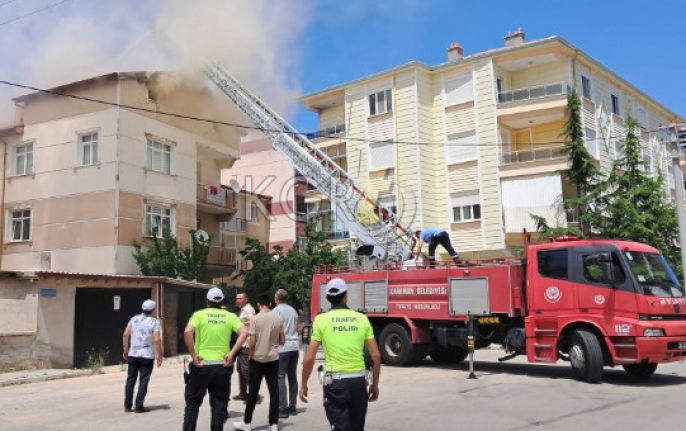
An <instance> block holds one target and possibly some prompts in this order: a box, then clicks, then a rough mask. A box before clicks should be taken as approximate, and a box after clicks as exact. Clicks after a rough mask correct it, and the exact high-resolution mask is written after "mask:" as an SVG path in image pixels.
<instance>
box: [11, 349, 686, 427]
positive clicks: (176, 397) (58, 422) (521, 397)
mask: <svg viewBox="0 0 686 431" xmlns="http://www.w3.org/2000/svg"><path fill="white" fill-rule="evenodd" d="M499 354H500V352H499V351H494V350H484V351H478V352H477V353H476V356H475V357H476V358H477V360H476V361H475V370H476V373H477V376H478V379H477V380H468V379H467V376H468V368H467V363H463V364H460V365H457V366H438V365H436V364H435V363H433V362H432V361H431V360H430V359H428V358H427V359H426V360H425V361H424V363H423V364H422V365H420V366H418V367H413V368H392V367H383V368H382V378H381V385H380V388H381V396H380V399H379V401H377V402H375V403H370V409H369V414H368V416H367V428H366V429H367V430H385V431H395V430H398V431H400V430H422V431H425V430H426V431H428V430H454V429H485V430H494V431H496V430H497V431H501V430H502V431H520V430H534V429H545V430H578V429H592V430H622V431H625V430H645V429H655V430H660V431H666V430H677V429H682V427H683V413H682V408H683V406H682V400H683V394H684V388H685V387H686V365H684V364H683V363H677V364H671V365H661V366H660V367H658V370H657V373H656V375H654V376H653V378H651V379H650V380H648V381H645V382H640V381H636V380H632V379H631V378H629V376H628V375H627V374H625V373H624V371H623V370H621V369H606V373H605V378H604V380H603V383H601V384H599V385H589V384H585V383H581V382H578V381H576V380H574V378H573V376H572V372H571V369H570V367H569V366H568V364H565V363H561V364H558V365H553V366H551V365H531V364H527V363H526V362H525V361H524V359H523V358H518V359H515V360H513V361H510V362H506V363H498V362H497V358H498V355H499ZM301 359H302V356H301ZM298 375H300V372H299V373H298ZM125 378H126V374H125V372H124V371H122V370H121V369H120V368H119V367H108V368H107V369H106V372H105V374H102V375H96V376H87V377H77V378H71V379H66V380H56V381H50V382H43V383H34V384H26V385H19V386H12V387H6V388H2V389H0V429H1V430H11V431H29V430H32V431H38V430H95V429H98V430H101V431H107V430H128V429H146V430H167V429H180V428H181V421H182V417H183V408H184V402H183V378H182V365H181V363H179V362H178V361H177V360H172V361H169V362H167V363H165V364H164V365H163V366H162V367H161V368H157V369H155V371H154V373H153V376H152V379H151V383H150V387H149V392H148V397H147V399H146V406H148V407H150V408H151V409H152V411H151V412H149V413H146V414H134V413H124V410H123V407H122V400H123V390H124V381H125ZM309 383H310V385H309V386H310V402H309V403H308V404H303V403H299V405H298V410H299V414H298V415H297V416H292V417H290V418H288V419H284V420H281V422H280V424H281V429H284V430H296V429H302V430H317V429H320V430H325V429H328V424H327V421H326V418H325V415H324V409H323V407H322V400H321V396H322V392H321V388H320V387H318V383H317V379H316V376H312V378H311V379H310V382H309ZM237 384H238V381H237V378H236V376H235V374H234V376H233V378H232V394H235V393H237ZM261 393H262V394H263V395H265V401H264V402H263V403H262V404H261V405H258V406H257V409H256V411H255V416H254V417H255V419H254V422H253V425H254V427H253V429H254V430H266V429H267V408H268V398H267V397H266V395H267V392H266V386H264V385H263V388H262V391H261ZM208 404H209V403H208V401H207V398H206V399H205V402H204V404H203V407H202V409H201V412H200V419H199V421H198V429H200V430H206V429H209V418H210V412H209V406H208ZM229 411H230V414H231V417H230V418H229V422H228V423H227V425H226V427H225V429H226V430H230V429H231V422H232V421H234V420H240V418H241V417H242V411H243V404H242V403H238V402H236V401H231V403H230V405H229Z"/></svg>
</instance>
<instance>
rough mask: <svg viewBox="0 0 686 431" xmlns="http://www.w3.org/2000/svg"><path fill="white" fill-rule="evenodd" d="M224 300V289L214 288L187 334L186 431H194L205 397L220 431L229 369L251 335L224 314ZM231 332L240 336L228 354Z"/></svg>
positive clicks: (224, 416)
mask: <svg viewBox="0 0 686 431" xmlns="http://www.w3.org/2000/svg"><path fill="white" fill-rule="evenodd" d="M223 300H224V293H223V292H222V291H221V289H219V288H217V287H213V288H211V289H210V290H209V291H208V292H207V308H205V309H202V310H199V311H196V312H195V313H193V316H192V317H191V319H190V320H189V321H188V325H187V326H186V330H185V331H184V341H185V342H186V347H188V353H189V354H190V355H191V358H192V359H193V362H192V363H191V364H190V366H189V380H188V383H187V384H186V391H185V394H184V396H185V399H186V409H185V411H184V415H183V431H195V427H196V423H197V421H198V411H199V410H200V406H201V405H202V401H203V398H205V393H209V394H210V407H211V408H212V420H211V424H210V429H211V430H212V431H221V430H222V429H223V428H224V421H226V419H227V414H226V413H227V405H228V402H229V388H230V387H231V371H230V368H231V367H232V366H233V360H234V358H235V357H236V355H237V354H238V352H239V350H240V348H241V346H242V345H243V343H244V342H245V339H246V338H247V337H248V332H247V331H246V329H245V327H244V326H243V323H242V322H241V321H240V319H239V318H238V316H236V315H235V314H233V313H230V312H228V311H226V310H222V308H221V304H222V302H223ZM232 332H236V333H238V341H236V345H235V346H234V347H233V349H232V350H231V351H229V340H230V339H231V334H232Z"/></svg>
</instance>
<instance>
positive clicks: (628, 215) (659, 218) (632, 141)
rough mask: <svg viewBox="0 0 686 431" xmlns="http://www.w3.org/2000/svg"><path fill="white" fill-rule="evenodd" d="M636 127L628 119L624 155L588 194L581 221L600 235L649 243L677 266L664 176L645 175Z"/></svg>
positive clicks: (672, 212) (674, 223)
mask: <svg viewBox="0 0 686 431" xmlns="http://www.w3.org/2000/svg"><path fill="white" fill-rule="evenodd" d="M638 126H639V125H638V122H637V121H636V120H635V119H633V118H628V119H627V121H626V127H627V135H626V138H625V139H624V154H623V155H622V157H621V158H619V159H618V160H616V161H615V163H614V165H613V168H612V171H611V172H610V174H609V176H608V177H607V178H606V179H605V180H603V181H602V182H601V183H600V184H598V185H597V186H596V187H595V188H594V189H593V190H591V191H590V193H589V194H588V208H589V211H588V213H587V214H585V215H584V218H585V220H586V221H587V223H589V224H590V225H591V226H593V230H594V232H595V233H597V234H598V235H599V236H602V237H605V238H620V239H626V240H631V241H638V242H642V243H646V244H650V245H652V246H654V247H656V248H658V249H660V251H662V252H663V253H664V254H665V256H667V258H668V259H669V260H670V262H671V263H672V264H674V265H680V262H681V259H680V254H679V253H680V252H679V249H678V248H677V247H676V244H678V238H679V230H678V224H677V218H676V208H675V206H674V203H673V202H672V201H671V200H669V199H668V198H667V196H666V192H665V188H664V176H663V173H662V172H659V174H658V175H657V176H651V175H649V174H648V173H647V172H646V166H645V163H644V160H643V156H642V148H641V144H640V141H639V138H638V136H637V134H636V131H637V130H638ZM679 273H681V272H680V271H679Z"/></svg>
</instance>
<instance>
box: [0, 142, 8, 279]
mask: <svg viewBox="0 0 686 431" xmlns="http://www.w3.org/2000/svg"><path fill="white" fill-rule="evenodd" d="M0 141H2V143H3V152H2V153H3V154H2V195H1V196H0V229H3V230H2V232H4V228H5V189H6V188H7V142H6V141H5V140H4V139H2V138H0ZM4 252H5V238H4V234H3V236H2V237H0V270H2V256H3V254H4Z"/></svg>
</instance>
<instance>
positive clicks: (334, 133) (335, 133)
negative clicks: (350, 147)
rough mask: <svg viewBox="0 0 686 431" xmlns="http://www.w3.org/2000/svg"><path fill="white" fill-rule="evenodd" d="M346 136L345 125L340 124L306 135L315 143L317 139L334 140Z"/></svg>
mask: <svg viewBox="0 0 686 431" xmlns="http://www.w3.org/2000/svg"><path fill="white" fill-rule="evenodd" d="M342 135H345V124H338V125H336V126H333V127H328V128H326V129H321V130H317V131H316V132H312V133H306V134H305V136H306V137H307V139H309V140H311V141H314V140H317V139H325V138H334V137H340V136H342Z"/></svg>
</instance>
